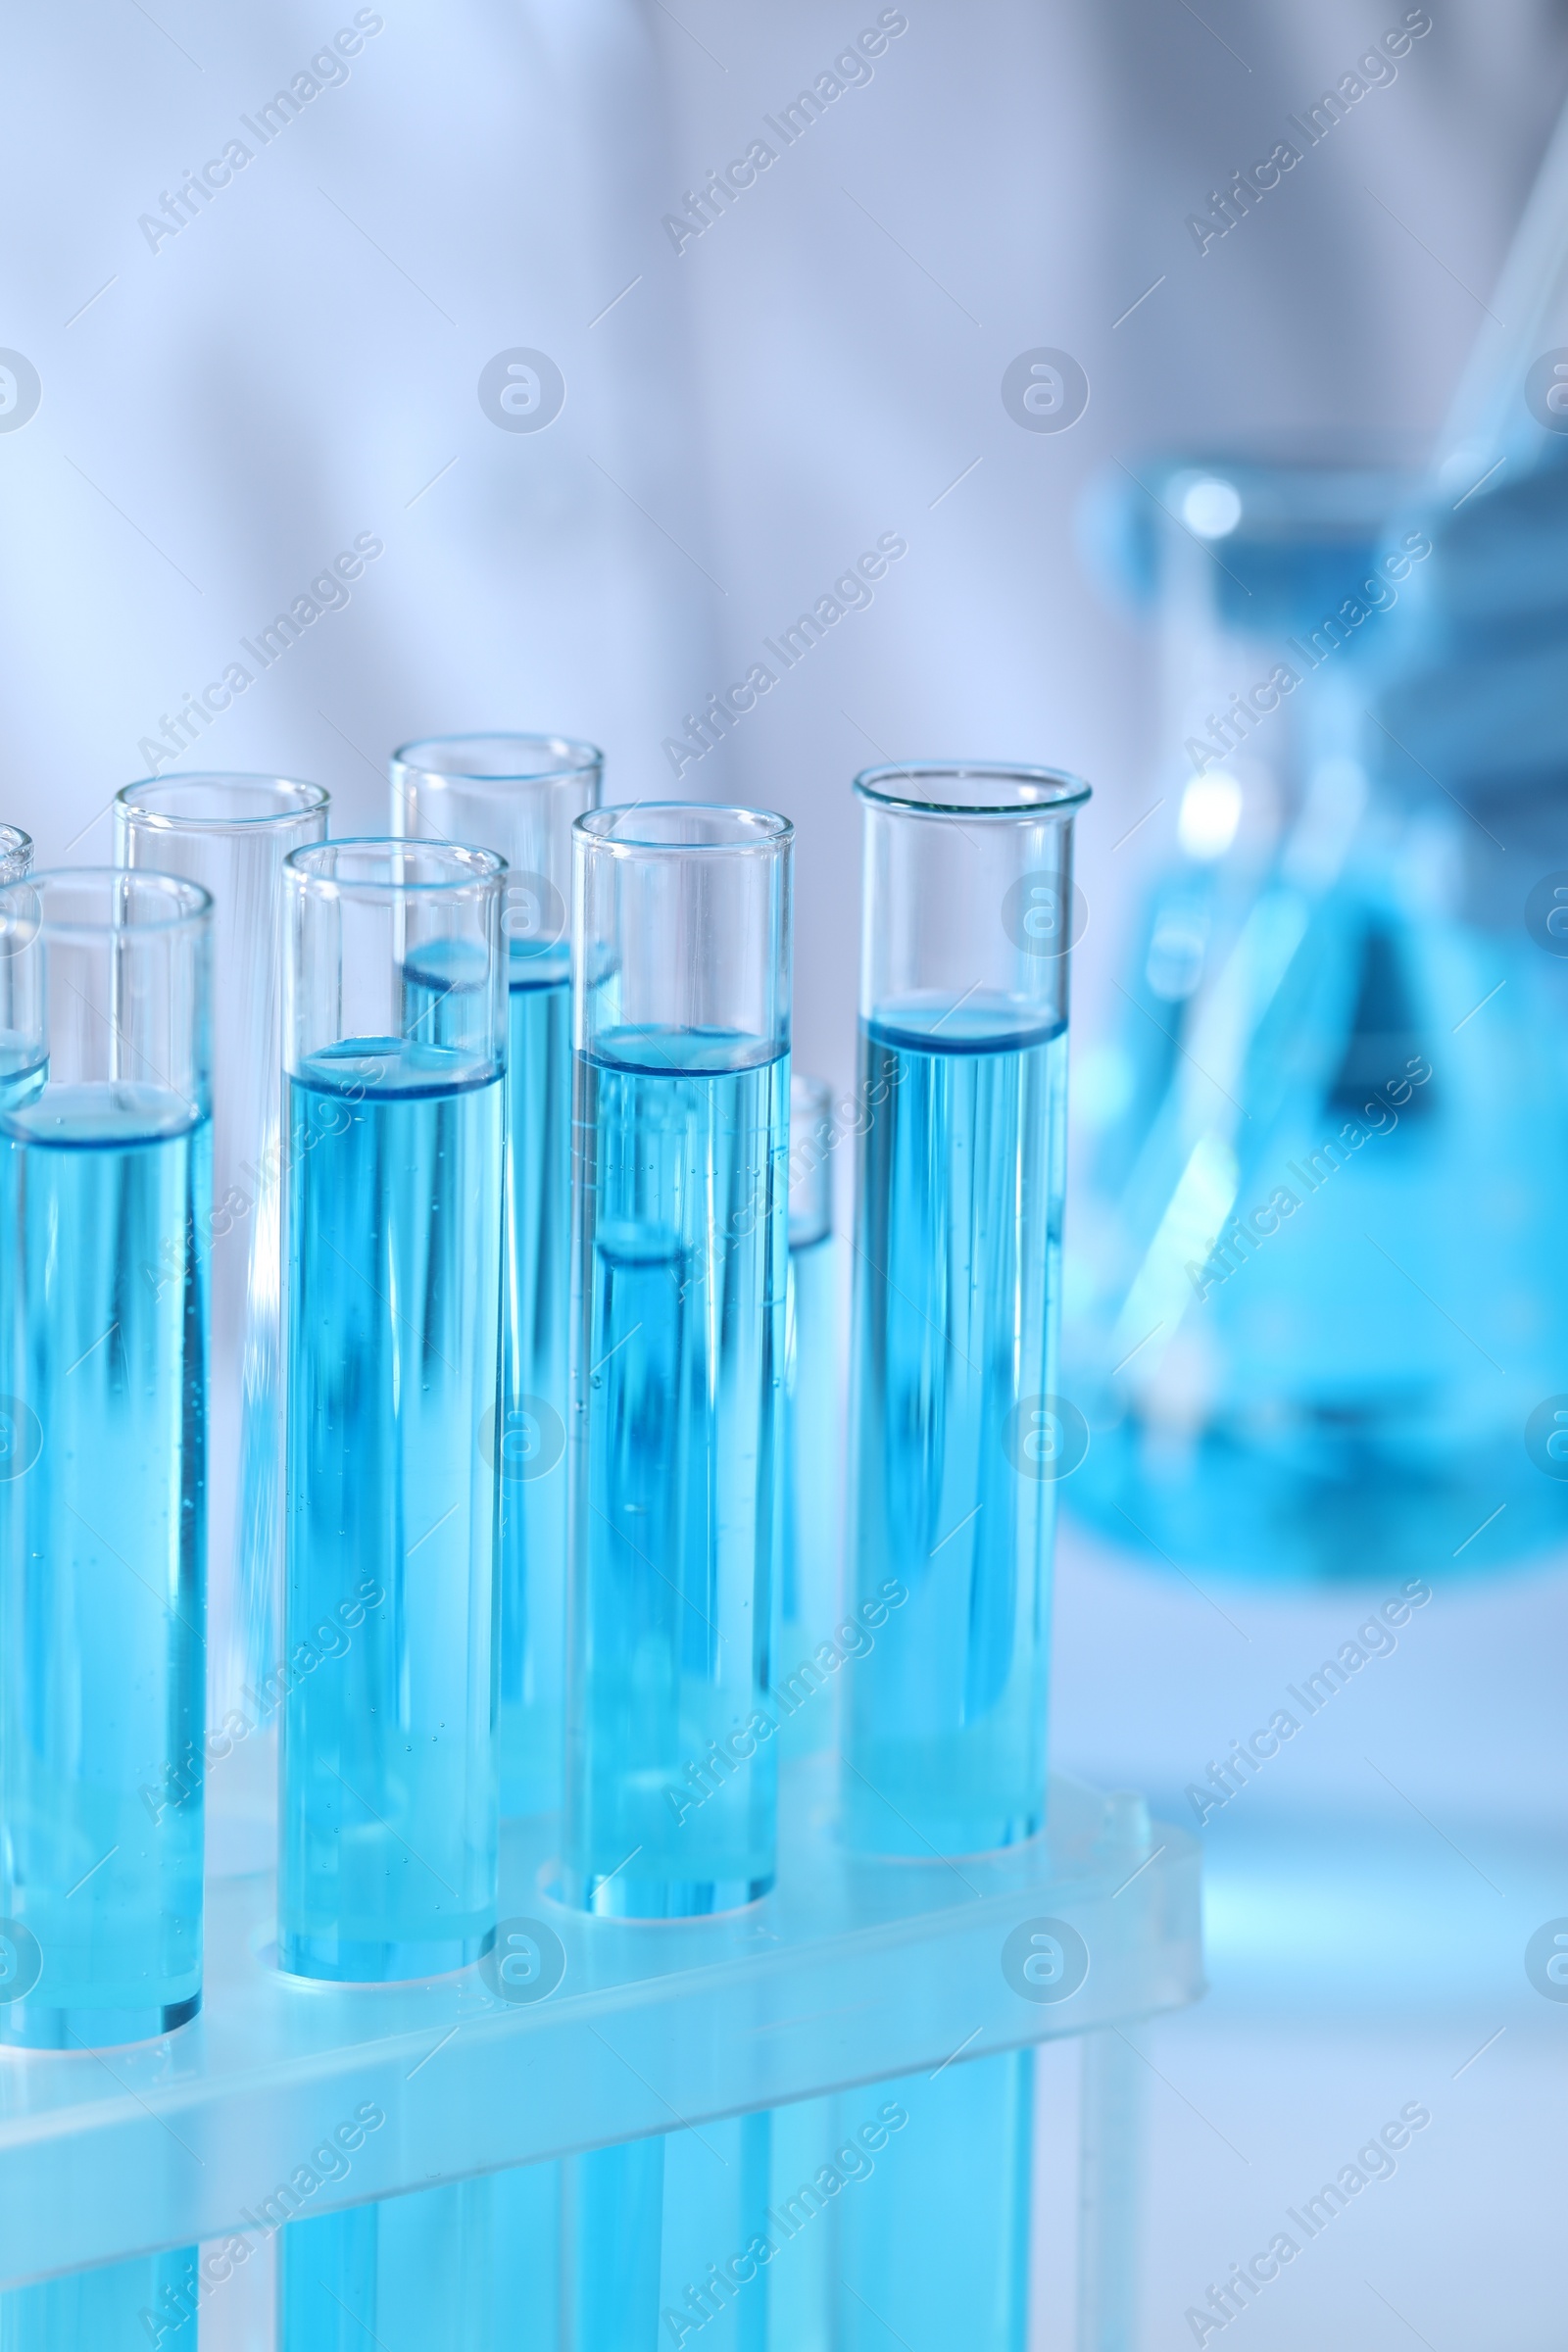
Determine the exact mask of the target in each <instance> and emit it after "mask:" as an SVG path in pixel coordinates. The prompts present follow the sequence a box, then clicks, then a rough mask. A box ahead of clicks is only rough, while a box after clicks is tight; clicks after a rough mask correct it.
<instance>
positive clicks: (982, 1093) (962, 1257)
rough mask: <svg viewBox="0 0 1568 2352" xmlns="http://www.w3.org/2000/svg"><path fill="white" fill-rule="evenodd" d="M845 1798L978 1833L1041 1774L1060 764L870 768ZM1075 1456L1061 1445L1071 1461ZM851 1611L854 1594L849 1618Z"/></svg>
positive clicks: (1053, 1461) (914, 1839)
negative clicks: (857, 1627)
mask: <svg viewBox="0 0 1568 2352" xmlns="http://www.w3.org/2000/svg"><path fill="white" fill-rule="evenodd" d="M855 789H856V792H857V793H858V797H859V799H860V802H861V804H862V808H863V810H864V822H865V865H864V874H865V881H864V892H865V896H864V905H863V913H862V931H861V965H860V1096H861V1102H862V1103H863V1105H864V1110H865V1124H864V1126H863V1129H862V1132H861V1135H860V1139H859V1147H858V1166H857V1202H856V1238H855V1252H856V1255H855V1291H854V1308H853V1338H852V1431H853V1434H852V1441H851V1442H852V1479H853V1488H854V1494H853V1501H852V1505H851V1514H852V1515H851V1529H852V1540H851V1546H850V1562H851V1566H850V1574H851V1577H852V1580H853V1593H854V1601H855V1604H856V1606H855V1610H854V1612H853V1613H854V1614H856V1615H857V1616H858V1619H859V1621H860V1622H862V1623H864V1624H865V1625H866V1627H867V1628H868V1629H869V1630H871V1631H873V1632H874V1636H875V1639H874V1644H873V1646H872V1647H871V1648H870V1649H868V1650H867V1652H866V1653H865V1654H864V1655H863V1656H861V1657H859V1658H858V1659H857V1660H856V1662H855V1665H854V1667H853V1670H852V1671H851V1672H850V1673H848V1674H847V1675H846V1676H845V1678H844V1683H845V1692H846V1700H845V1703H846V1719H847V1743H846V1749H845V1753H846V1760H847V1764H848V1771H847V1773H846V1776H845V1781H846V1786H845V1818H846V1824H847V1827H848V1831H849V1835H850V1838H851V1840H852V1842H853V1843H854V1844H856V1845H858V1846H859V1847H861V1848H862V1849H870V1850H873V1851H881V1852H894V1853H904V1854H930V1853H932V1852H933V1851H935V1852H937V1853H944V1854H955V1853H966V1852H977V1851H981V1850H983V1849H986V1848H989V1847H993V1846H1001V1845H1006V1844H1009V1843H1011V1842H1012V1841H1013V1840H1014V1839H1017V1838H1027V1837H1029V1836H1031V1835H1032V1833H1033V1832H1034V1831H1035V1830H1037V1829H1038V1828H1039V1826H1040V1824H1041V1821H1042V1818H1043V1816H1044V1811H1045V1797H1046V1691H1047V1663H1048V1639H1049V1628H1050V1588H1051V1559H1052V1543H1053V1537H1054V1497H1055V1480H1056V1476H1057V1475H1058V1474H1059V1472H1060V1470H1061V1468H1062V1467H1063V1466H1064V1451H1063V1432H1064V1430H1065V1429H1066V1427H1067V1426H1068V1423H1069V1422H1070V1412H1069V1411H1068V1410H1067V1408H1065V1407H1063V1405H1062V1404H1061V1400H1060V1399H1058V1398H1057V1397H1056V1395H1055V1384H1056V1374H1055V1359H1056V1317H1057V1290H1058V1280H1059V1277H1058V1268H1059V1263H1060V1249H1061V1197H1062V1182H1063V1172H1064V1171H1063V1153H1064V1141H1065V1101H1066V1052H1067V969H1068V947H1069V940H1070V928H1071V925H1070V912H1071V906H1072V823H1073V815H1074V812H1075V810H1076V809H1079V808H1080V807H1082V805H1083V803H1084V801H1085V800H1086V799H1087V798H1088V789H1087V787H1086V786H1084V785H1083V784H1080V783H1079V782H1077V780H1076V779H1075V778H1073V777H1070V776H1063V775H1059V774H1056V773H1055V772H1054V771H1052V770H1050V769H1047V768H1017V769H1013V768H1000V767H988V766H979V765H976V766H959V765H942V764H919V765H916V766H913V767H888V768H876V769H871V770H868V771H867V772H866V773H865V774H863V775H861V776H859V777H858V778H857V780H856V786H855ZM1065 1466H1069V1467H1070V1464H1066V1465H1065ZM850 1614H852V1612H851V1610H849V1609H847V1610H846V1615H847V1616H849V1615H850Z"/></svg>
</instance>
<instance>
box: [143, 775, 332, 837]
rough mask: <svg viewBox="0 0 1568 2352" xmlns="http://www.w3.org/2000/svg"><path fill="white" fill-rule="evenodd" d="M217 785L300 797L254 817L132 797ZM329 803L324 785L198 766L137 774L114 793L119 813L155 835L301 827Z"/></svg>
mask: <svg viewBox="0 0 1568 2352" xmlns="http://www.w3.org/2000/svg"><path fill="white" fill-rule="evenodd" d="M214 785H219V786H227V785H247V786H249V787H250V788H251V789H252V790H254V791H259V792H277V793H292V794H297V795H298V796H299V797H298V798H297V799H295V800H292V801H290V802H289V803H288V805H287V806H286V807H279V808H276V809H268V810H266V811H264V812H263V813H261V814H259V815H255V816H236V815H232V814H230V815H227V816H219V815H211V816H194V815H190V814H187V813H184V812H182V811H180V810H178V809H152V808H149V807H148V806H147V805H146V803H145V802H144V801H141V800H138V799H136V798H135V797H134V796H135V795H137V794H139V793H149V792H163V791H167V790H168V789H169V788H170V787H171V786H173V787H175V788H176V789H177V788H179V787H185V788H187V789H189V788H193V787H200V786H205V787H207V788H209V789H210V788H211V787H212V786H214ZM331 801H332V796H331V794H330V793H329V792H328V790H327V788H326V786H325V785H324V784H311V783H308V782H307V781H306V780H305V778H304V777H302V776H269V775H262V774H259V773H258V774H248V773H246V772H244V771H243V770H240V769H237V768H196V769H192V770H190V771H189V772H187V773H184V774H177V775H170V776H138V777H137V778H136V779H135V781H134V782H133V783H130V784H123V785H122V786H121V788H120V790H119V792H117V793H116V795H115V807H116V809H123V811H124V813H125V815H126V817H127V818H134V820H135V821H136V823H137V825H138V826H141V827H145V828H147V829H148V830H152V831H157V832H173V831H176V830H179V831H185V832H212V833H230V832H236V831H239V830H241V829H244V830H246V831H249V830H250V829H252V828H253V827H254V828H255V829H256V830H257V831H265V830H266V829H267V828H268V827H270V826H274V825H275V826H284V825H289V824H298V822H299V821H300V819H301V818H302V817H309V816H316V815H318V814H319V813H320V812H321V811H322V810H323V809H328V808H330V806H331Z"/></svg>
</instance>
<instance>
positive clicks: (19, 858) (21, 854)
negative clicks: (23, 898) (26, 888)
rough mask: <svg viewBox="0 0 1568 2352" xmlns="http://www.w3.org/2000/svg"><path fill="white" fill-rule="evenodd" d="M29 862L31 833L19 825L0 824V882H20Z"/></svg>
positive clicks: (30, 857) (30, 862) (30, 860)
mask: <svg viewBox="0 0 1568 2352" xmlns="http://www.w3.org/2000/svg"><path fill="white" fill-rule="evenodd" d="M31 864H32V836H31V834H30V833H24V831H23V830H22V827H21V826H20V825H0V883H5V882H20V881H21V880H22V877H23V876H24V874H25V873H26V871H27V869H28V868H29V866H30V865H31Z"/></svg>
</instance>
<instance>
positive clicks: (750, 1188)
mask: <svg viewBox="0 0 1568 2352" xmlns="http://www.w3.org/2000/svg"><path fill="white" fill-rule="evenodd" d="M790 845H791V828H790V826H789V824H788V822H787V821H786V820H785V819H784V818H783V817H780V816H774V815H771V814H768V813H766V812H761V811H758V810H753V809H719V808H701V807H695V806H691V805H682V804H678V803H667V804H663V805H649V806H644V807H642V808H639V809H599V810H597V811H595V812H594V813H592V814H590V815H588V816H584V817H580V818H579V819H578V822H577V827H576V843H575V859H574V874H573V909H572V977H573V1010H574V1021H575V1044H576V1086H575V1097H574V1107H573V1126H574V1152H575V1155H576V1156H575V1169H574V1186H573V1199H574V1201H575V1215H576V1232H575V1237H574V1246H573V1259H572V1265H573V1306H572V1317H573V1329H572V1374H571V1381H572V1388H571V1418H570V1436H569V1443H570V1449H571V1457H572V1488H571V1507H572V1539H571V1541H572V1557H571V1583H570V1589H569V1591H570V1597H569V1603H568V1634H567V1692H566V1711H567V1731H566V1873H565V1883H566V1889H567V1895H568V1899H570V1900H573V1901H576V1902H579V1903H582V1904H584V1905H586V1906H588V1907H589V1908H592V1909H595V1910H599V1911H604V1912H614V1913H618V1914H621V1915H624V1916H628V1917H636V1918H662V1917H678V1916H684V1915H689V1914H693V1913H698V1912H706V1911H714V1910H719V1909H723V1908H725V1907H727V1906H728V1905H730V1904H734V1903H742V1902H746V1901H749V1900H751V1899H752V1898H753V1897H754V1896H756V1895H759V1894H760V1893H763V1892H764V1891H765V1890H766V1889H767V1887H770V1886H771V1884H772V1881H773V1873H774V1859H775V1846H776V1824H777V1765H776V1758H775V1749H774V1744H773V1740H772V1731H773V1716H772V1712H771V1711H770V1709H769V1706H768V1704H767V1699H768V1687H769V1683H770V1680H771V1669H772V1664H773V1660H774V1656H775V1653H776V1645H777V1617H776V1612H777V1607H778V1598H777V1593H778V1576H777V1568H778V1557H779V1550H780V1544H781V1540H782V1512H783V1479H782V1475H781V1471H782V1464H781V1459H780V1456H781V1449H782V1442H783V1401H784V1394H783V1392H784V1339H785V1330H784V1312H785V1293H786V1278H787V1249H788V1244H787V1235H786V1222H785V1218H786V1167H785V1162H786V1157H787V1152H788V1123H789V1004H790V997H789V984H790Z"/></svg>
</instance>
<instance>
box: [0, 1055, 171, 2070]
mask: <svg viewBox="0 0 1568 2352" xmlns="http://www.w3.org/2000/svg"><path fill="white" fill-rule="evenodd" d="M211 1148H212V1136H211V1129H210V1126H209V1125H208V1123H207V1121H206V1120H193V1119H192V1118H191V1115H190V1109H189V1105H188V1104H187V1103H184V1102H182V1101H181V1100H180V1099H179V1098H178V1097H177V1096H175V1095H173V1094H172V1093H170V1092H169V1091H167V1090H166V1089H164V1088H162V1087H154V1086H135V1085H129V1084H124V1083H120V1082H115V1081H107V1080H106V1081H103V1082H100V1083H97V1084H89V1085H79V1086H54V1087H50V1088H48V1089H47V1090H46V1091H42V1092H39V1093H37V1094H35V1095H34V1098H33V1100H32V1101H31V1102H30V1103H26V1104H21V1105H19V1104H12V1105H11V1106H10V1107H9V1108H7V1109H5V1110H4V1111H0V1263H3V1264H4V1267H5V1269H6V1272H5V1282H4V1287H3V1289H0V1825H3V1831H4V1835H3V1838H0V1916H3V1917H4V1918H5V1919H7V1920H8V1921H11V1922H14V1923H16V1924H17V1925H18V1926H19V1927H20V1928H21V1929H23V1930H25V1933H26V1935H27V1936H30V1937H31V1938H33V1939H34V1942H35V1945H36V1955H32V1954H30V1952H29V1950H28V1947H26V1946H25V1945H24V1946H22V1947H20V1949H19V1947H18V1945H17V1943H16V1942H15V1941H14V1940H12V1939H11V1938H9V1937H8V1939H7V1941H6V1943H5V1945H4V1946H3V1952H4V1955H5V1958H4V1975H5V1980H6V1982H7V1983H9V1984H12V1985H15V1984H17V1983H19V1982H23V1981H24V1980H25V1978H27V1977H28V1976H29V1975H31V1974H32V1973H33V1971H32V1961H33V1958H34V1957H36V1958H37V1959H38V1960H40V1961H41V1968H40V1969H39V1973H37V1976H36V1983H35V1985H34V1986H33V1988H32V1989H30V1990H26V1991H25V1992H24V1993H23V1994H22V1995H21V1996H15V1995H14V1996H13V1997H11V1998H10V1999H0V2039H3V2040H6V2041H11V2042H20V2043H25V2044H26V2045H28V2046H30V2047H47V2048H68V2049H69V2048H74V2047H77V2046H79V2045H81V2044H84V2043H85V2044H94V2043H109V2042H115V2041H128V2040H136V2039H139V2038H141V2037H143V2036H145V2035H149V2034H160V2033H164V2032H167V2031H168V2030H169V2029H170V2028H172V2027H173V2026H176V2025H180V2024H183V2023H184V2021H185V2020H186V2019H187V2018H189V2017H192V2016H194V2015H195V2013H196V2011H197V2009H198V2008H199V2007H200V2005H201V1980H202V1785H201V1770H200V1762H199V1758H200V1748H201V1740H202V1733H203V1728H204V1721H205V1670H206V1659H205V1641H204V1630H205V1618H204V1613H205V1607H206V1570H207V1555H206V1417H207V1272H206V1263H205V1259H204V1257H202V1256H201V1255H199V1254H198V1250H197V1237H198V1235H200V1236H202V1237H205V1235H206V1232H207V1218H208V1208H209V1203H210V1197H211V1189H212V1178H211V1164H212V1163H211ZM3 1992H4V1985H0V1994H3Z"/></svg>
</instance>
